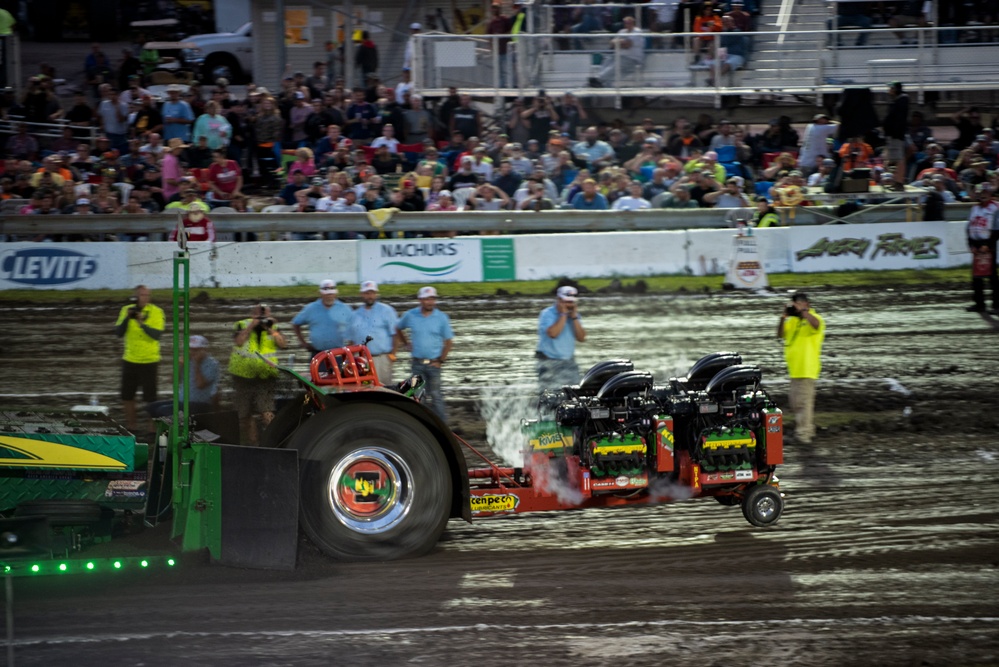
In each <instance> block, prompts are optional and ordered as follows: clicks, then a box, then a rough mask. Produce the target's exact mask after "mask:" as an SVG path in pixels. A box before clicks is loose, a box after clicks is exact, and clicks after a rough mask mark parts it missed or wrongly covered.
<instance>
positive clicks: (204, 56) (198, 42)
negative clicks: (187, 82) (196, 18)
mask: <svg viewBox="0 0 999 667" xmlns="http://www.w3.org/2000/svg"><path fill="white" fill-rule="evenodd" d="M184 41H185V42H188V43H190V44H192V45H193V46H191V47H189V48H186V49H184V51H183V58H184V63H185V64H187V65H189V66H191V67H193V68H194V70H195V72H197V75H198V77H199V78H200V79H201V80H203V81H204V82H206V83H212V82H214V81H215V79H217V78H219V77H220V76H221V77H225V78H227V79H229V82H230V83H245V82H246V81H248V80H249V79H250V78H251V77H252V76H253V23H251V22H248V23H245V24H243V25H242V26H240V27H239V28H238V29H237V30H236V31H235V32H217V33H212V34H209V35H191V36H190V37H185V38H184Z"/></svg>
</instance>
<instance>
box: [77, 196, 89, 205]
mask: <svg viewBox="0 0 999 667" xmlns="http://www.w3.org/2000/svg"><path fill="white" fill-rule="evenodd" d="M76 205H77V206H90V200H89V199H87V198H86V197H80V198H79V199H77V200H76Z"/></svg>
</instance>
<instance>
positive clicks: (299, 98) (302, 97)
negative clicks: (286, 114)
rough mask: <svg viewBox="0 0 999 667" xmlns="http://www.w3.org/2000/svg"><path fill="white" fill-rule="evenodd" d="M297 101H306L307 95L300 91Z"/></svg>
mask: <svg viewBox="0 0 999 667" xmlns="http://www.w3.org/2000/svg"><path fill="white" fill-rule="evenodd" d="M295 99H296V100H304V99H305V93H303V92H302V91H298V92H297V93H295Z"/></svg>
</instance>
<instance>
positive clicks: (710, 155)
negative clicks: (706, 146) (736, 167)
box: [704, 151, 718, 160]
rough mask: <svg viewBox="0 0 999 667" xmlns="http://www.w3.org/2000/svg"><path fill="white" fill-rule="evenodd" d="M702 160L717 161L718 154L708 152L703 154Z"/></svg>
mask: <svg viewBox="0 0 999 667" xmlns="http://www.w3.org/2000/svg"><path fill="white" fill-rule="evenodd" d="M704 159H706V160H717V159H718V153H716V152H714V151H708V152H707V153H705V154H704Z"/></svg>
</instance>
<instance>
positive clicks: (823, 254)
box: [788, 222, 950, 272]
mask: <svg viewBox="0 0 999 667" xmlns="http://www.w3.org/2000/svg"><path fill="white" fill-rule="evenodd" d="M946 226H947V223H939V222H897V223H895V222H893V223H885V224H877V225H822V226H816V227H795V228H793V229H792V230H790V231H791V238H790V242H789V244H788V250H789V252H790V255H791V270H792V271H794V272H814V271H843V270H855V269H865V270H884V269H912V268H927V269H929V268H940V267H945V266H948V265H949V264H950V262H949V260H948V257H947V247H946V241H947V233H946V228H947V227H946Z"/></svg>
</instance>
